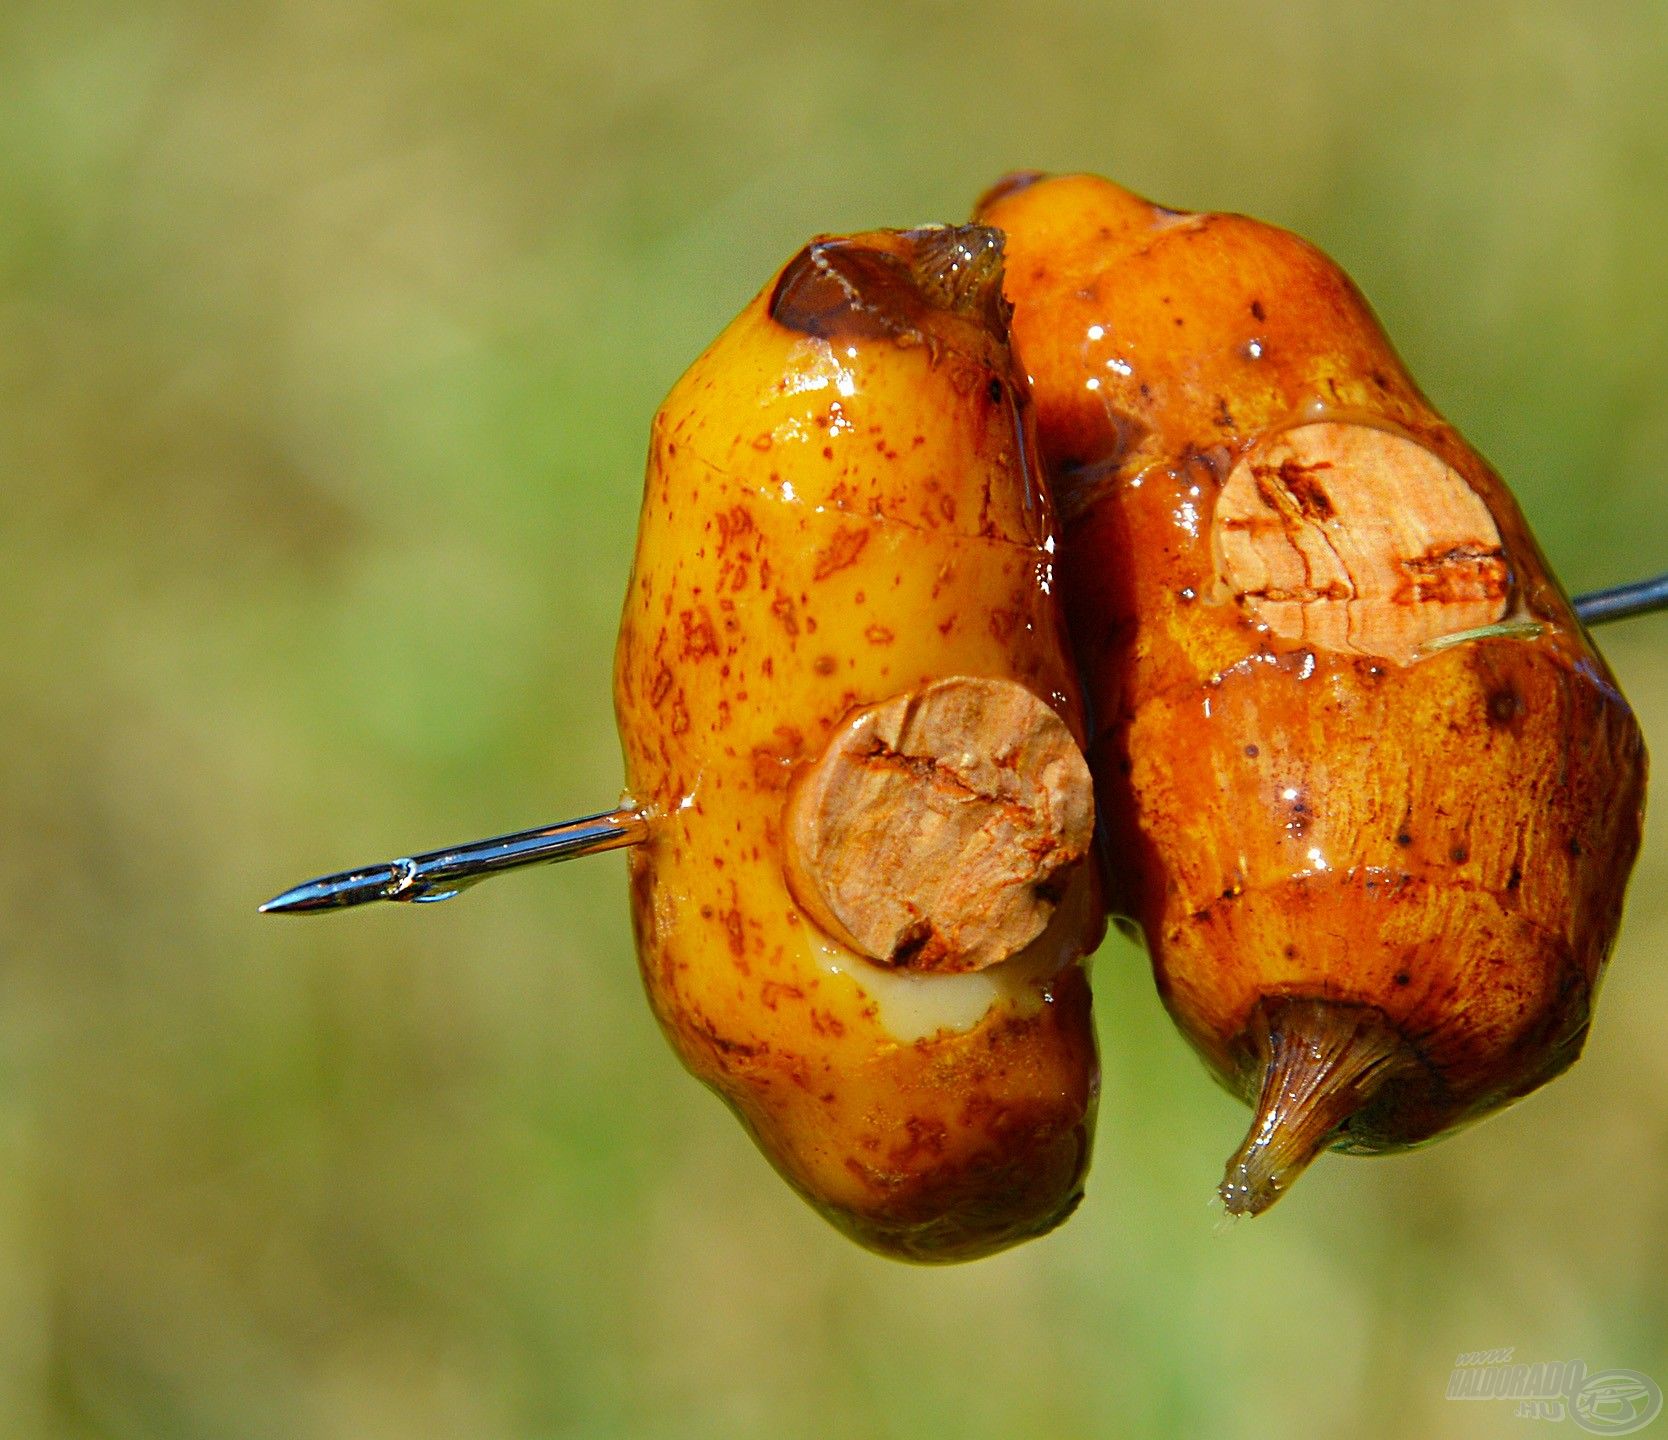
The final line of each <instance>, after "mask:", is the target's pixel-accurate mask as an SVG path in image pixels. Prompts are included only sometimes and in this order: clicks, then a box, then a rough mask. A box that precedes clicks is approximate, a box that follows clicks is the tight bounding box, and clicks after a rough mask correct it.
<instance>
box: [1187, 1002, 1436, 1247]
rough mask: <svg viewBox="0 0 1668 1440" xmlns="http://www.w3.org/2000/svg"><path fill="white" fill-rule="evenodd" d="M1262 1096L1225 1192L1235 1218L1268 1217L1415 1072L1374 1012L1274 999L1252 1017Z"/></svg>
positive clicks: (1230, 1169)
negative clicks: (1384, 1095)
mask: <svg viewBox="0 0 1668 1440" xmlns="http://www.w3.org/2000/svg"><path fill="white" fill-rule="evenodd" d="M1250 1030H1251V1033H1252V1035H1253V1036H1254V1037H1255V1040H1256V1044H1257V1050H1258V1060H1259V1062H1260V1064H1261V1068H1262V1076H1263V1079H1262V1093H1261V1094H1260V1095H1259V1097H1258V1099H1257V1106H1256V1115H1255V1116H1254V1117H1253V1118H1252V1121H1251V1128H1250V1130H1249V1131H1248V1132H1247V1134H1246V1137H1245V1141H1244V1143H1243V1144H1242V1145H1241V1146H1240V1147H1239V1149H1238V1150H1237V1151H1235V1152H1234V1155H1233V1158H1232V1159H1230V1160H1229V1161H1228V1168H1227V1172H1226V1174H1224V1176H1223V1177H1222V1184H1221V1186H1220V1187H1219V1189H1218V1191H1217V1193H1218V1194H1219V1195H1220V1196H1221V1199H1222V1204H1223V1206H1224V1207H1225V1208H1226V1210H1227V1212H1228V1213H1229V1214H1230V1215H1260V1214H1262V1212H1263V1211H1264V1210H1266V1209H1268V1207H1269V1206H1270V1205H1272V1204H1273V1203H1274V1202H1275V1201H1276V1200H1278V1199H1279V1198H1280V1197H1281V1195H1283V1194H1284V1193H1285V1192H1286V1191H1287V1190H1288V1189H1290V1188H1291V1185H1292V1182H1293V1181H1294V1180H1296V1179H1297V1177H1298V1176H1299V1175H1301V1174H1302V1173H1303V1171H1304V1169H1305V1168H1306V1167H1307V1166H1308V1164H1309V1162H1310V1161H1311V1160H1313V1159H1314V1158H1315V1157H1316V1156H1317V1155H1319V1154H1320V1152H1321V1151H1322V1150H1324V1149H1326V1148H1327V1146H1328V1145H1330V1144H1332V1143H1333V1142H1334V1141H1335V1140H1336V1139H1337V1137H1338V1132H1339V1130H1340V1129H1341V1128H1342V1127H1343V1126H1344V1125H1345V1124H1346V1123H1347V1122H1348V1121H1349V1119H1350V1117H1351V1116H1353V1115H1355V1114H1356V1113H1357V1112H1358V1111H1360V1110H1361V1109H1362V1107H1363V1106H1365V1105H1366V1104H1367V1103H1368V1102H1369V1101H1371V1100H1372V1099H1373V1097H1374V1096H1375V1095H1377V1094H1378V1093H1379V1091H1380V1090H1381V1088H1382V1087H1383V1086H1384V1085H1385V1084H1386V1082H1388V1081H1390V1080H1393V1079H1395V1078H1396V1077H1397V1076H1399V1075H1402V1074H1404V1073H1406V1072H1407V1071H1408V1070H1409V1069H1410V1068H1411V1067H1412V1066H1413V1064H1414V1063H1415V1061H1414V1058H1413V1055H1412V1052H1411V1051H1410V1050H1409V1048H1408V1046H1407V1044H1406V1042H1405V1041H1404V1040H1403V1039H1402V1037H1401V1034H1400V1033H1399V1032H1398V1031H1397V1030H1396V1028H1395V1027H1394V1026H1393V1025H1392V1024H1391V1023H1390V1022H1389V1020H1387V1019H1386V1018H1385V1016H1384V1013H1383V1012H1382V1011H1380V1010H1379V1009H1377V1008H1376V1007H1375V1006H1371V1005H1357V1004H1350V1003H1347V1002H1345V1001H1339V1000H1304V999H1284V998H1283V999H1271V1000H1264V1001H1263V1002H1261V1003H1260V1004H1259V1005H1258V1006H1257V1008H1256V1010H1254V1011H1253V1012H1252V1017H1251V1026H1250Z"/></svg>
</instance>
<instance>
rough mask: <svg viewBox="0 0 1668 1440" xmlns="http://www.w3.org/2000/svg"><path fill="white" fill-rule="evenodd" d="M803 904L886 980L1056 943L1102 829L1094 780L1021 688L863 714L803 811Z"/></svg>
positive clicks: (838, 735) (954, 681) (992, 685)
mask: <svg viewBox="0 0 1668 1440" xmlns="http://www.w3.org/2000/svg"><path fill="white" fill-rule="evenodd" d="M784 829H785V842H786V843H785V846H784V849H785V856H786V861H785V863H786V869H787V875H788V881H789V884H790V885H791V886H792V888H793V891H794V894H795V896H796V897H797V898H798V900H799V902H800V904H801V905H803V906H804V907H805V909H806V910H807V911H808V912H809V913H810V914H811V916H812V918H813V919H815V920H816V921H817V923H818V924H820V925H821V926H823V928H824V929H826V930H827V931H828V932H829V933H830V934H831V935H833V936H834V937H835V939H837V940H839V941H840V942H841V943H842V944H845V945H848V946H850V947H851V948H852V949H854V950H856V951H857V952H858V953H859V954H862V955H866V956H868V957H869V958H870V959H873V960H877V961H879V962H880V963H882V964H885V965H894V966H902V967H907V968H909V969H912V970H917V971H936V972H941V973H950V972H957V971H967V970H979V969H983V968H984V967H985V966H987V965H994V964H996V963H997V962H998V961H1001V960H1005V959H1007V958H1008V957H1009V956H1011V955H1014V954H1016V953H1017V952H1018V951H1019V950H1021V949H1023V948H1024V947H1025V945H1027V944H1028V943H1029V942H1030V941H1032V940H1034V939H1035V938H1036V937H1037V936H1038V935H1039V934H1041V933H1042V930H1043V928H1044V927H1045V926H1046V925H1047V924H1048V921H1049V918H1050V917H1051V916H1052V915H1053V913H1054V909H1055V905H1056V903H1057V902H1058V900H1059V897H1060V895H1061V894H1062V893H1063V891H1064V890H1065V887H1066V884H1067V881H1068V880H1069V879H1070V878H1071V875H1072V872H1073V870H1074V869H1075V867H1076V866H1077V864H1078V863H1079V862H1080V861H1081V860H1082V859H1083V857H1084V856H1085V855H1086V854H1087V853H1088V849H1089V844H1090V839H1091V836H1092V833H1093V829H1094V799H1093V784H1092V782H1091V780H1090V777H1089V767H1088V764H1087V762H1086V761H1085V760H1084V758H1083V754H1082V752H1081V751H1080V750H1079V749H1078V747H1077V743H1076V741H1074V740H1073V738H1072V735H1071V732H1070V731H1069V730H1068V729H1067V728H1066V726H1065V723H1064V722H1063V721H1062V720H1061V719H1060V717H1059V716H1058V715H1057V714H1055V712H1054V711H1053V710H1052V709H1050V708H1049V707H1048V706H1047V705H1045V704H1044V703H1043V702H1042V701H1041V700H1039V699H1038V698H1037V697H1036V696H1035V695H1033V694H1032V693H1031V692H1030V691H1029V690H1027V689H1025V688H1024V687H1023V686H1021V685H1016V684H1014V683H1012V682H1011V681H1006V680H990V679H973V678H968V677H965V676H955V677H952V678H949V679H945V680H938V681H934V682H933V683H931V684H929V685H926V686H924V687H922V688H921V689H919V690H914V691H909V692H906V693H904V694H901V695H894V696H893V697H891V698H890V699H888V700H884V701H882V702H881V703H880V704H878V705H870V706H866V707H865V708H863V709H861V710H858V711H856V712H854V713H853V714H852V715H851V716H850V717H849V718H848V719H847V720H846V721H845V722H844V723H843V724H842V725H841V726H840V728H839V729H838V730H836V731H835V733H834V735H833V737H832V739H831V740H830V741H829V743H828V746H827V748H826V749H825V750H824V751H823V753H822V755H821V756H820V757H819V758H818V759H817V761H816V762H815V763H814V764H813V765H812V766H811V767H810V768H809V769H808V770H806V771H805V772H804V773H803V774H801V775H800V777H799V778H798V779H797V780H796V781H795V783H794V787H793V791H792V793H791V794H790V796H789V799H788V806H787V812H786V825H785V827H784Z"/></svg>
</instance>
